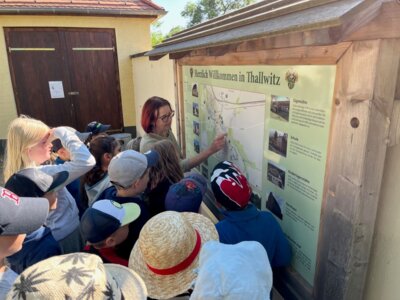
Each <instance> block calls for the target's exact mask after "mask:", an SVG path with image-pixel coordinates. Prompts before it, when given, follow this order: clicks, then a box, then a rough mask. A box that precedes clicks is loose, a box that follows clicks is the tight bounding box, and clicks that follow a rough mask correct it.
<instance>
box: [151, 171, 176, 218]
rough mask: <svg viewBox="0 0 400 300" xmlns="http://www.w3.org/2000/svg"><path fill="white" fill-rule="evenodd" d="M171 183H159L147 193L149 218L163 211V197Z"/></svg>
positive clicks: (165, 181)
mask: <svg viewBox="0 0 400 300" xmlns="http://www.w3.org/2000/svg"><path fill="white" fill-rule="evenodd" d="M171 185H172V183H171V182H170V181H169V180H168V179H166V178H165V179H164V180H163V181H161V182H160V183H159V184H158V185H157V186H156V187H155V188H154V189H152V190H151V191H149V192H148V193H147V200H148V203H149V210H150V215H151V217H153V216H155V215H156V214H159V213H161V212H163V211H165V196H167V193H168V190H169V187H170V186H171Z"/></svg>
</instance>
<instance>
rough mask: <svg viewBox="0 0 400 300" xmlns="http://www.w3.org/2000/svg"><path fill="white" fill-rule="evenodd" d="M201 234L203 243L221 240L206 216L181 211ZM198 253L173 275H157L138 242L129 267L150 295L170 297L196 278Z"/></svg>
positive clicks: (188, 286) (159, 297)
mask: <svg viewBox="0 0 400 300" xmlns="http://www.w3.org/2000/svg"><path fill="white" fill-rule="evenodd" d="M181 214H182V216H183V218H185V219H186V220H187V221H188V222H189V223H190V224H192V226H193V227H194V228H195V229H196V230H197V231H198V232H199V234H200V236H201V245H202V246H203V244H204V243H206V242H208V241H210V240H219V238H218V233H217V230H216V229H215V226H214V224H213V223H212V222H211V221H210V219H208V218H207V217H205V216H202V215H200V214H197V213H189V212H184V213H181ZM199 256H200V255H197V257H196V259H195V260H194V261H193V263H192V264H191V265H190V266H189V267H188V268H186V269H185V270H183V271H181V272H179V273H176V274H173V275H157V274H155V273H153V272H152V271H150V270H149V269H148V268H147V265H146V262H145V260H144V257H143V255H142V252H141V251H140V248H139V243H138V242H136V243H135V246H134V247H133V249H132V252H131V255H130V258H129V268H130V269H132V270H134V271H135V272H137V273H138V274H139V275H140V277H142V279H143V280H144V282H145V283H146V286H147V291H148V293H149V297H151V298H156V299H168V298H172V297H174V296H176V295H179V294H182V293H184V292H186V291H187V290H188V289H189V288H190V287H191V285H192V282H193V280H194V279H195V278H196V274H195V272H194V269H195V268H197V266H198V263H199Z"/></svg>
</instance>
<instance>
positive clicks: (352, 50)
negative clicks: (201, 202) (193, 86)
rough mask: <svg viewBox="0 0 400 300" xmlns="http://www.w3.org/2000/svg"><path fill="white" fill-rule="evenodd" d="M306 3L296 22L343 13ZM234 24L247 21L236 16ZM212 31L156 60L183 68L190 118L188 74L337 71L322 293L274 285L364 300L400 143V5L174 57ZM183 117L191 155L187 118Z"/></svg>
mask: <svg viewBox="0 0 400 300" xmlns="http://www.w3.org/2000/svg"><path fill="white" fill-rule="evenodd" d="M272 2H281V4H282V3H283V2H285V3H283V4H287V2H288V1H262V3H259V4H257V6H255V9H258V10H260V11H261V8H260V7H262V5H267V4H271V3H272ZM292 2H293V1H292ZM297 2H299V3H300V2H302V3H300V4H301V5H303V6H299V7H297V8H298V10H297V11H295V7H294V6H293V7H289V8H287V11H286V12H287V13H290V14H293V13H296V12H299V11H307V10H308V9H310V7H312V8H315V7H317V6H323V5H325V6H326V7H328V6H329V7H330V8H331V9H333V8H334V7H335V3H333V1H318V0H316V1H312V0H311V1H297ZM306 2H308V5H306V4H305V3H306ZM336 2H337V3H339V2H342V3H343V1H336ZM347 2H348V3H350V2H353V3H355V2H356V1H352V0H350V1H347ZM300 4H299V5H300ZM239 13H243V14H245V13H246V11H241V12H239ZM269 13H270V14H272V15H273V17H274V18H277V17H281V16H283V15H285V14H284V11H275V15H274V14H273V12H269ZM279 13H281V15H280V14H279ZM226 18H227V19H229V18H231V19H233V21H235V20H236V21H235V22H237V19H238V18H236V19H235V14H233V15H228V16H227V17H226ZM259 18H261V17H260V16H259ZM239 19H240V18H239ZM215 22H217V24H218V22H222V25H221V26H222V27H223V28H222V30H221V32H224V30H225V31H226V30H228V29H231V28H232V27H229V26H228V25H227V24H226V23H227V22H224V18H222V17H221V18H217V20H216V21H214V24H216V23H215ZM248 22H250V21H248ZM310 24H311V25H310ZM246 25H248V24H246ZM207 26H208V27H207ZM224 26H225V27H224ZM243 26H244V25H243ZM210 27H211V28H212V27H213V22H212V21H210V22H209V24H207V23H205V24H204V25H199V28H194V29H192V32H190V30H188V31H187V32H183V33H182V34H178V35H177V37H175V38H174V37H173V38H172V39H171V40H167V41H166V42H165V44H161V45H160V47H159V48H156V49H154V50H152V51H150V52H149V53H148V55H149V56H150V58H151V59H157V58H159V57H160V56H162V55H164V54H166V53H168V54H169V56H170V58H171V59H174V60H175V79H176V96H177V97H176V98H177V108H178V109H179V110H181V111H182V109H183V77H182V66H185V65H336V66H337V71H336V80H335V92H334V98H333V101H332V102H333V104H332V105H333V108H332V120H331V130H330V139H329V140H330V142H329V148H328V160H327V168H326V175H325V186H324V197H323V201H322V209H321V223H320V231H319V241H318V252H317V266H316V273H315V280H314V284H313V286H310V285H309V284H308V283H306V282H305V280H303V279H302V278H301V276H300V275H298V274H297V273H296V272H295V271H293V270H290V269H288V270H286V271H285V272H282V274H279V276H278V277H277V278H276V279H275V281H274V284H275V286H276V287H277V289H278V290H279V291H280V293H281V294H282V295H283V296H285V299H290V298H298V299H351V300H354V299H362V298H363V292H364V286H365V282H366V277H367V273H368V263H369V259H370V251H371V245H372V240H373V235H374V227H375V220H376V214H377V210H378V206H379V195H380V187H381V181H382V176H383V171H384V162H385V156H386V149H387V147H388V145H393V144H396V143H398V142H399V140H400V138H399V136H400V135H399V130H398V128H397V127H399V126H398V124H397V123H394V122H391V121H392V120H394V121H397V120H398V119H399V118H400V117H399V116H400V105H399V103H400V101H398V100H400V64H399V62H400V29H399V28H400V1H396V0H386V1H380V0H374V1H369V0H365V1H363V0H359V1H358V2H357V5H355V6H354V7H353V8H352V9H351V10H349V11H348V12H346V13H345V14H344V15H341V16H340V17H338V18H337V19H336V20H335V21H332V22H330V23H329V24H328V23H326V22H325V23H319V24H318V23H313V20H310V21H309V24H308V26H303V27H302V28H292V29H288V30H281V31H279V32H273V33H271V34H268V33H267V34H264V35H263V36H256V37H251V38H249V39H246V38H243V39H242V40H232V41H230V42H221V44H218V42H217V41H216V42H215V43H213V44H212V45H211V46H206V47H205V46H199V47H196V46H195V45H196V42H193V45H194V46H193V47H192V48H190V47H189V46H182V47H181V48H179V47H175V48H174V45H178V46H179V43H186V44H185V45H188V43H190V41H191V40H192V39H203V38H205V37H206V36H207V32H205V31H206V30H214V31H213V32H211V33H209V34H215V31H218V30H217V29H210ZM214 27H215V26H214ZM237 28H239V29H237V30H239V31H240V26H237ZM185 36H186V40H185ZM197 44H201V42H197ZM182 45H183V44H182ZM171 49H172V50H171ZM178 115H179V126H178V128H179V130H180V131H179V137H180V141H181V144H182V145H183V148H184V145H185V141H184V136H185V129H184V128H185V124H184V116H183V114H178ZM391 124H392V129H391Z"/></svg>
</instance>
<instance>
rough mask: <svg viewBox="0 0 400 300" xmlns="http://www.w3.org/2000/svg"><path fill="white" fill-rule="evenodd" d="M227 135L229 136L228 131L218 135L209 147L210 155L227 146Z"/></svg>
mask: <svg viewBox="0 0 400 300" xmlns="http://www.w3.org/2000/svg"><path fill="white" fill-rule="evenodd" d="M226 136H227V134H226V133H221V134H219V135H217V136H216V137H215V139H214V141H213V142H212V144H211V146H210V147H209V148H208V149H209V152H210V155H211V154H214V153H216V152H218V151H219V150H221V149H222V148H224V147H225V145H226V139H225V137H226Z"/></svg>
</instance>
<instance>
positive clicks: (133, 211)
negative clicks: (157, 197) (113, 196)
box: [121, 203, 141, 226]
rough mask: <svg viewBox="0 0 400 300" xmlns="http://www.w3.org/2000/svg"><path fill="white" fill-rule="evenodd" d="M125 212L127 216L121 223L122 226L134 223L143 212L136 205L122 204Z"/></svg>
mask: <svg viewBox="0 0 400 300" xmlns="http://www.w3.org/2000/svg"><path fill="white" fill-rule="evenodd" d="M121 205H122V206H123V207H124V210H125V216H124V218H123V219H122V221H121V226H124V225H127V224H129V223H132V222H133V221H135V220H136V219H137V218H139V216H140V213H141V210H140V206H139V205H138V204H136V203H124V204H121Z"/></svg>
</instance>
